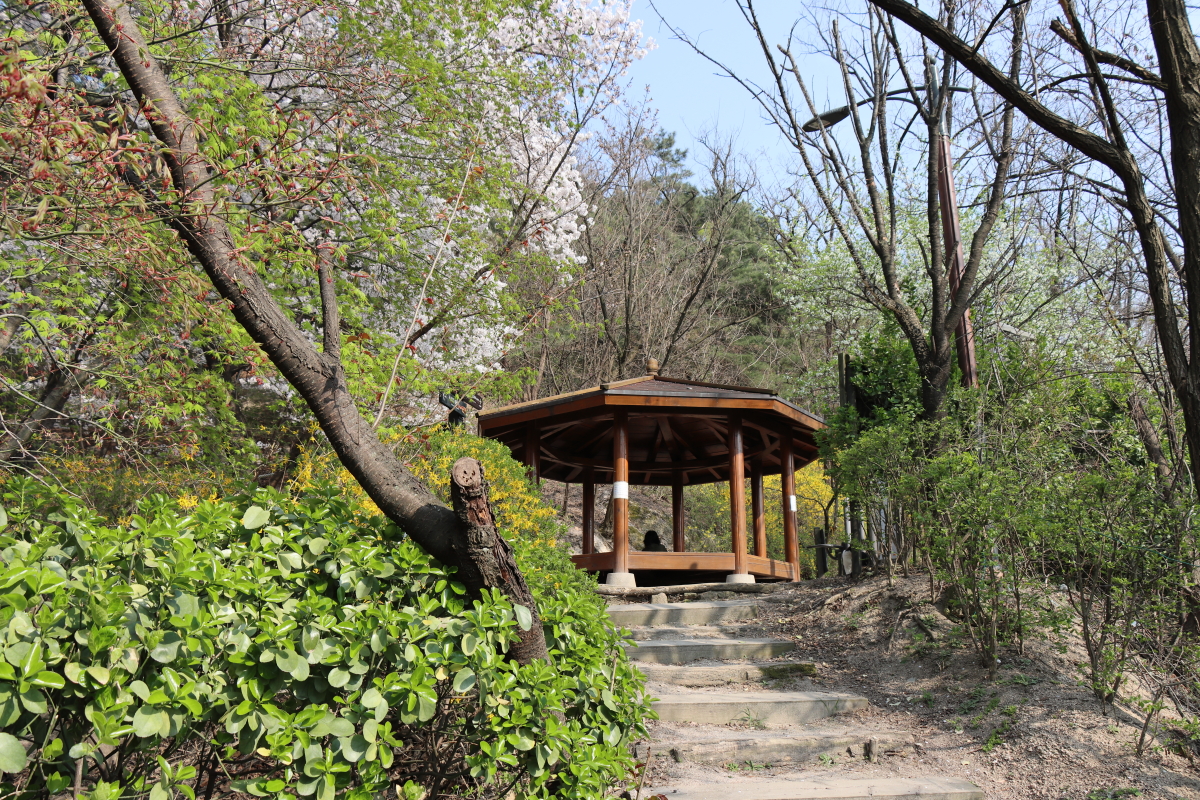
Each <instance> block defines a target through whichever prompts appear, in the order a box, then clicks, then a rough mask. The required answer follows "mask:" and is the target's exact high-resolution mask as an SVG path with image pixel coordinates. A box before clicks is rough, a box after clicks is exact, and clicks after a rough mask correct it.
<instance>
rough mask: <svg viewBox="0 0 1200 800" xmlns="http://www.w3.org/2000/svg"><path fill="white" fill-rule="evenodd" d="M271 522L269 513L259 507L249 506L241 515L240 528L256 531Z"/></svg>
mask: <svg viewBox="0 0 1200 800" xmlns="http://www.w3.org/2000/svg"><path fill="white" fill-rule="evenodd" d="M270 521H271V512H269V511H267V510H266V509H265V508H262V507H261V506H250V507H249V508H247V509H246V513H245V514H243V515H242V527H244V528H246V529H247V530H252V531H253V530H257V529H259V528H261V527H262V526H263V525H266V524H267V523H268V522H270Z"/></svg>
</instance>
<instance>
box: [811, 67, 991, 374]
mask: <svg viewBox="0 0 1200 800" xmlns="http://www.w3.org/2000/svg"><path fill="white" fill-rule="evenodd" d="M925 88H926V87H924V86H920V87H918V88H916V89H912V90H910V89H896V90H893V91H890V92H887V93H886V94H884V95H883V98H884V99H888V98H892V97H901V96H902V95H906V94H910V93H911V92H918V91H921V90H922V89H925ZM929 91H930V94H931V95H933V96H936V95H937V91H938V88H937V86H936V85H934V86H931V87H930V88H929ZM946 91H948V92H964V91H967V90H966V89H963V88H960V87H958V86H950V87H947V89H946ZM878 99H879V97H878V96H876V97H869V98H867V99H866V100H860V101H859V102H858V103H855V104H854V107H855V108H857V107H858V106H861V105H866V104H867V103H873V102H875V101H876V100H878ZM901 99H904V98H902V97H901ZM908 102H913V101H912V100H908ZM850 110H851V107H850V106H848V105H846V106H841V107H840V108H835V109H832V110H830V111H826V112H825V113H823V114H818V115H817V116H815V117H813V118H812V119H810V120H809V121H808V122H806V123H804V124H803V125H802V126H800V130H802V131H804V132H805V133H815V132H816V131H819V130H821V129H822V128H828V127H830V126H831V125H836V124H837V123H839V122H841V121H842V120H844V119H845V118H846V117H848V116H850ZM938 127H939V129H940V127H941V126H940V125H939V126H938ZM953 170H954V167H953V162H952V161H951V160H950V137H949V135H947V134H945V133H938V134H937V171H938V181H937V186H938V204H939V206H940V209H941V217H942V238H943V240H945V242H946V250H947V252H949V253H950V296H951V297H953V296H955V295H957V294H958V289H959V287H960V286H962V278H963V273H964V272H965V270H966V257H965V256H964V255H963V245H962V225H961V224H960V222H959V218H958V198H957V196H956V195H955V192H954V171H953ZM954 349H955V351H956V353H957V355H958V369H959V371H960V372H961V373H962V385H963V386H965V387H967V388H968V389H974V388H977V387H978V386H979V373H978V369H977V368H976V364H975V329H974V327H973V326H972V324H971V309H970V307H968V308H967V310H966V311H964V312H963V315H962V319H960V320H959V321H958V325H957V326H956V327H955V328H954Z"/></svg>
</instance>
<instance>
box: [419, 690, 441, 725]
mask: <svg viewBox="0 0 1200 800" xmlns="http://www.w3.org/2000/svg"><path fill="white" fill-rule="evenodd" d="M435 713H437V702H436V701H434V700H433V698H430V697H426V696H425V695H423V694H422V695H418V696H417V719H419V720H420V721H421V722H429V720H431V719H433V715H434V714H435Z"/></svg>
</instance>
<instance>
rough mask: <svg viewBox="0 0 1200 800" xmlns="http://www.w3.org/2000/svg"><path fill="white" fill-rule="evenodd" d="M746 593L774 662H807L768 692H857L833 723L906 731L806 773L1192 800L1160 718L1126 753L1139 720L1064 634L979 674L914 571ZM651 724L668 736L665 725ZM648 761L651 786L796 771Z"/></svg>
mask: <svg viewBox="0 0 1200 800" xmlns="http://www.w3.org/2000/svg"><path fill="white" fill-rule="evenodd" d="M759 599H760V608H761V613H760V618H759V620H757V623H758V624H760V625H761V626H763V628H764V632H765V633H767V634H768V635H769V636H772V637H776V638H785V639H792V640H794V641H796V642H797V644H798V650H797V651H796V652H795V653H793V654H791V655H789V656H788V657H787V658H788V659H790V660H795V659H805V660H810V661H813V662H816V663H817V664H818V669H819V671H818V675H817V676H816V677H815V678H799V679H789V681H777V682H775V686H776V688H778V689H782V690H788V689H795V690H819V691H836V692H849V693H856V694H861V695H863V696H865V697H867V698H868V699H869V700H870V701H871V707H870V708H868V709H866V710H864V711H861V712H857V714H856V715H855V716H854V717H853V718H851V719H848V720H847V722H851V721H854V722H857V723H861V724H863V725H864V726H867V725H869V726H871V727H875V728H880V729H882V728H889V729H903V730H907V731H911V732H912V733H913V734H914V735H915V739H916V743H917V746H916V747H915V748H914V749H913V750H911V751H907V752H904V753H903V754H893V755H890V756H888V757H886V758H884V759H883V760H882V761H880V762H879V763H867V762H865V761H864V759H863V758H862V757H861V754H860V753H855V754H853V755H849V754H847V755H843V756H841V757H838V758H834V759H832V760H830V759H829V758H828V757H824V758H822V759H821V760H820V761H819V762H818V763H813V764H811V765H804V770H803V772H804V774H805V775H807V776H821V777H825V778H830V779H833V778H859V777H885V776H890V777H909V776H917V775H928V774H944V775H957V776H960V777H963V778H967V779H969V780H970V781H972V782H974V783H976V784H977V785H978V786H980V787H981V788H982V789H983V790H984V791H985V793H986V796H987V797H988V798H989V799H994V800H1009V799H1010V798H1011V800H1033V799H1035V798H1045V799H1046V800H1093V798H1094V799H1095V800H1106V799H1107V798H1114V797H1133V796H1141V797H1146V798H1196V800H1200V762H1196V761H1193V760H1191V759H1189V758H1186V757H1184V756H1183V755H1180V754H1178V753H1176V752H1173V751H1172V749H1171V748H1170V747H1169V745H1170V742H1171V739H1170V737H1169V735H1168V734H1169V731H1168V730H1167V728H1168V726H1167V725H1165V724H1164V725H1162V726H1160V730H1159V731H1158V732H1159V734H1160V735H1159V737H1158V739H1157V740H1156V742H1155V745H1154V747H1152V748H1151V750H1150V751H1149V752H1148V753H1147V754H1146V755H1144V756H1143V757H1142V758H1140V759H1139V758H1137V757H1135V753H1134V748H1135V745H1136V743H1137V740H1138V736H1139V734H1140V730H1141V723H1142V720H1141V719H1140V718H1138V717H1136V716H1135V715H1134V714H1132V713H1131V712H1130V710H1129V709H1128V708H1126V707H1122V706H1121V705H1120V704H1118V705H1117V706H1116V707H1115V708H1114V707H1104V706H1103V705H1102V704H1101V703H1100V702H1098V701H1097V700H1095V699H1093V698H1092V697H1091V695H1090V693H1089V691H1088V689H1087V688H1086V687H1085V686H1082V685H1081V682H1080V677H1081V675H1080V673H1079V671H1078V668H1077V665H1078V663H1079V662H1080V660H1081V659H1082V658H1083V652H1082V649H1081V647H1080V646H1079V643H1078V642H1075V641H1070V640H1066V641H1051V640H1047V639H1038V640H1035V641H1032V642H1027V643H1026V647H1025V652H1024V653H1023V654H1021V653H1018V652H1017V651H1016V650H1015V648H1014V649H1009V650H1006V651H1004V652H1002V653H1001V659H1000V660H1001V663H1000V665H999V666H998V669H997V674H996V680H995V681H989V680H988V675H987V670H986V669H985V668H983V667H982V666H981V665H980V664H979V658H978V656H977V655H975V653H974V652H973V651H972V650H971V648H970V645H969V643H965V644H961V643H957V642H956V640H955V638H954V636H953V635H952V633H951V628H952V627H953V626H952V623H950V622H949V621H948V620H946V619H945V618H944V617H941V616H940V614H938V613H937V612H936V610H935V609H933V608H932V607H931V606H925V605H922V604H923V603H926V602H927V601H928V600H929V585H928V580H927V579H926V578H923V577H914V578H910V579H896V580H895V581H894V582H893V583H892V584H891V585H889V583H888V581H887V580H886V579H885V578H876V579H870V580H866V581H863V582H861V583H859V584H854V585H852V584H850V583H848V582H847V581H845V580H844V579H830V578H826V579H822V580H820V581H810V582H807V583H804V584H800V585H798V586H797V587H795V588H788V589H784V590H782V591H779V592H776V593H772V594H768V595H761V596H759ZM913 607H916V610H915V611H910V610H909V609H912V608H913ZM918 617H919V618H920V621H919V622H918V621H916V619H915V618H918ZM897 619H900V620H901V624H900V626H897V625H896V622H897ZM926 629H928V630H926ZM931 633H932V634H933V637H932V640H931V638H930V634H931ZM735 725H736V723H735ZM660 726H661V727H662V730H660V734H661V735H664V736H669V735H670V733H669V730H667V729H666V723H660ZM656 738H658V737H656ZM650 769H651V772H650V778H651V779H652V783H653V784H659V785H662V784H666V783H669V782H671V781H672V780H676V781H678V780H682V779H685V778H686V779H687V780H689V781H693V780H699V781H704V780H708V781H712V782H713V783H714V784H716V785H720V784H722V783H727V781H728V780H729V778H731V777H732V776H733V774H734V773H739V772H743V773H744V772H747V771H750V772H754V773H755V774H757V775H761V776H762V777H764V778H765V777H771V776H773V775H782V774H788V775H795V774H796V769H795V767H794V766H793V767H788V768H775V767H772V768H766V767H764V766H763V765H755V764H741V765H738V764H730V765H726V766H723V767H722V766H710V767H705V766H700V765H687V767H686V769H685V768H684V767H683V766H681V765H678V764H674V763H671V761H670V759H668V758H666V757H665V756H664V755H662V754H659V755H658V756H656V757H655V758H654V759H653V762H652V764H651V768H650ZM685 772H686V775H685ZM727 785H728V784H727ZM1130 790H1137V791H1140V792H1141V794H1140V795H1137V794H1132V793H1130Z"/></svg>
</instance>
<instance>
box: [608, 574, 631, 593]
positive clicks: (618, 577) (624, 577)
mask: <svg viewBox="0 0 1200 800" xmlns="http://www.w3.org/2000/svg"><path fill="white" fill-rule="evenodd" d="M604 585H605V586H620V587H622V588H625V589H633V588H635V587H636V586H637V581H636V580H634V577H633V573H632V572H610V573H608V577H607V578H605V579H604Z"/></svg>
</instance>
